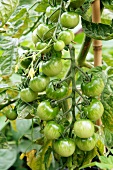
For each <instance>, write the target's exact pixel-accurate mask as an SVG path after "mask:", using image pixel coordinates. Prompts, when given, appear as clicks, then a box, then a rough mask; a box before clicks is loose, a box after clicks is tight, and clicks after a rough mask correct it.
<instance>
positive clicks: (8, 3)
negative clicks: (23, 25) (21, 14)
mask: <svg viewBox="0 0 113 170" xmlns="http://www.w3.org/2000/svg"><path fill="white" fill-rule="evenodd" d="M18 4H19V0H1V1H0V26H1V27H2V26H3V25H4V24H5V23H6V22H7V20H8V19H9V18H10V16H11V15H12V13H13V12H14V10H15V9H16V7H17V6H18Z"/></svg>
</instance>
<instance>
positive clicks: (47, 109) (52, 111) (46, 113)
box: [36, 100, 59, 121]
mask: <svg viewBox="0 0 113 170" xmlns="http://www.w3.org/2000/svg"><path fill="white" fill-rule="evenodd" d="M58 113H59V107H57V106H56V107H52V106H51V104H50V101H48V100H45V101H42V102H41V103H40V104H39V105H38V107H37V113H36V115H37V116H38V117H39V118H40V119H41V120H45V121H48V120H52V119H54V118H55V117H56V116H57V114H58Z"/></svg>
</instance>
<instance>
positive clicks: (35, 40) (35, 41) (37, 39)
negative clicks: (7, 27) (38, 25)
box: [32, 29, 40, 44]
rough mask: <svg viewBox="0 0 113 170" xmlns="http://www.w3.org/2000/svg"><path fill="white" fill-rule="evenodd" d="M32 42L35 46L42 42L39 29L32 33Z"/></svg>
mask: <svg viewBox="0 0 113 170" xmlns="http://www.w3.org/2000/svg"><path fill="white" fill-rule="evenodd" d="M32 41H33V43H34V44H36V43H37V42H38V41H40V38H39V37H38V36H37V29H35V30H34V31H33V33H32Z"/></svg>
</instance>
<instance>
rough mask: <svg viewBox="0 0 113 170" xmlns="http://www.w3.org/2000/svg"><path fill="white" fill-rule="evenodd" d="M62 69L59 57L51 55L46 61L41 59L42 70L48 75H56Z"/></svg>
mask: <svg viewBox="0 0 113 170" xmlns="http://www.w3.org/2000/svg"><path fill="white" fill-rule="evenodd" d="M61 71H62V61H61V58H59V57H51V58H50V59H49V60H48V61H43V63H42V72H43V73H44V74H45V75H47V76H48V77H53V76H56V75H58V74H59V73H60V72H61Z"/></svg>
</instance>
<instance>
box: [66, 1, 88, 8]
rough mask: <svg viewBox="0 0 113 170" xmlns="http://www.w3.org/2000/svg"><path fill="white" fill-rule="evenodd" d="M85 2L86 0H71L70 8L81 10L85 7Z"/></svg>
mask: <svg viewBox="0 0 113 170" xmlns="http://www.w3.org/2000/svg"><path fill="white" fill-rule="evenodd" d="M84 2H85V0H69V3H70V5H69V7H71V8H72V9H76V8H79V7H81V6H82V5H83V3H84Z"/></svg>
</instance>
